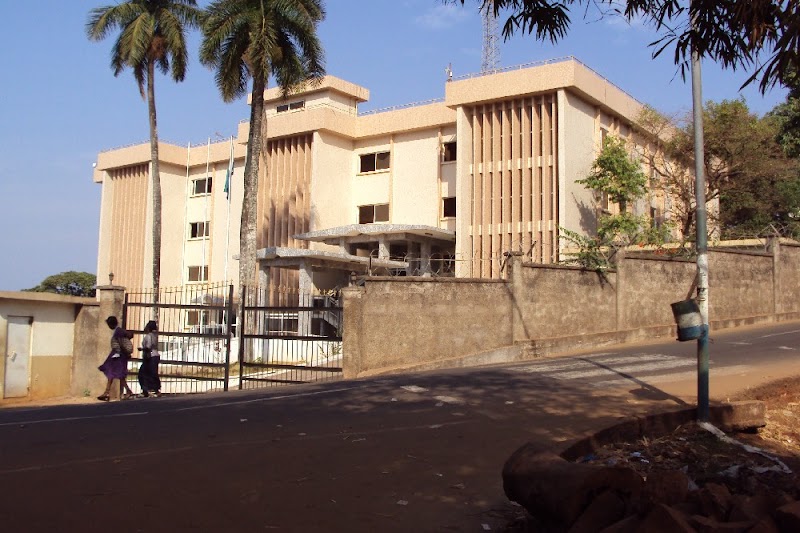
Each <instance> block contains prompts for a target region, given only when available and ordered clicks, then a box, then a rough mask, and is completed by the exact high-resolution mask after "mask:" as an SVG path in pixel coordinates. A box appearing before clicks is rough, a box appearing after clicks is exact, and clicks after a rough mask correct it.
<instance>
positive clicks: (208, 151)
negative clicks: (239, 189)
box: [199, 137, 213, 324]
mask: <svg viewBox="0 0 800 533" xmlns="http://www.w3.org/2000/svg"><path fill="white" fill-rule="evenodd" d="M210 165H211V137H209V138H208V144H207V145H206V181H205V183H206V184H205V190H204V191H203V192H204V193H205V197H206V198H205V205H204V206H203V260H202V261H201V262H200V276H199V278H200V281H203V282H208V276H206V275H205V271H206V240H208V239H210V238H211V228H210V227H209V220H208V197H209V196H210V195H209V192H208V178H209V176H208V172H209V170H210ZM212 183H213V182H212ZM209 270H211V269H210V268H209ZM201 324H202V321H201Z"/></svg>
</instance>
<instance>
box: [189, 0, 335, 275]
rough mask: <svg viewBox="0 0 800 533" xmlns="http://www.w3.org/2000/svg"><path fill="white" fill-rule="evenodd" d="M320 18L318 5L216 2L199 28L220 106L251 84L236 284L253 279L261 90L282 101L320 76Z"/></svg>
mask: <svg viewBox="0 0 800 533" xmlns="http://www.w3.org/2000/svg"><path fill="white" fill-rule="evenodd" d="M324 17H325V11H324V8H323V7H322V0H216V1H214V2H212V3H211V5H209V6H208V8H207V10H206V14H205V20H204V23H203V43H202V45H201V46H200V61H201V62H202V63H203V64H204V65H206V66H208V67H210V68H212V69H214V70H215V71H216V75H215V78H216V83H217V87H218V88H219V91H220V93H221V94H222V98H223V100H225V101H226V102H230V101H232V100H234V99H236V98H239V97H241V96H243V95H244V94H246V92H247V82H248V79H252V80H253V83H252V88H251V92H250V94H251V100H252V102H251V107H250V133H249V136H248V139H247V159H246V161H245V167H244V200H243V203H242V222H241V229H240V232H239V237H240V240H239V242H240V244H239V283H240V284H252V282H253V279H254V276H255V273H256V214H257V213H256V210H257V202H256V199H257V193H258V167H259V159H260V157H261V151H262V138H264V134H263V131H264V130H263V129H262V128H264V129H265V128H266V122H265V120H264V90H265V89H266V88H267V82H268V80H269V77H270V75H272V76H274V78H275V81H276V83H277V84H278V86H279V87H280V88H281V91H282V92H283V93H284V95H286V94H288V93H289V92H290V90H291V89H292V88H293V87H296V86H297V85H299V84H302V83H305V82H312V83H314V82H317V81H319V80H320V79H321V78H322V76H323V75H324V74H325V69H324V66H323V55H324V54H323V51H322V45H321V44H320V41H319V38H318V37H317V25H318V24H319V22H321V21H322V19H323V18H324Z"/></svg>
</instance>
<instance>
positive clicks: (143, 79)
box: [86, 0, 202, 300]
mask: <svg viewBox="0 0 800 533" xmlns="http://www.w3.org/2000/svg"><path fill="white" fill-rule="evenodd" d="M201 15H202V11H201V10H200V9H198V8H197V2H196V0H128V1H127V2H122V3H119V4H116V5H109V6H103V7H98V8H95V9H93V10H92V11H91V12H90V13H89V20H88V21H87V23H86V34H87V35H88V37H89V39H90V40H92V41H100V40H103V39H105V38H106V37H107V36H108V34H109V33H110V32H111V31H113V30H115V29H117V28H118V29H119V30H120V33H119V36H118V37H117V40H116V41H115V42H114V46H113V48H112V49H111V68H112V70H113V71H114V76H119V75H120V73H122V71H123V70H125V69H126V68H130V69H131V70H132V71H133V76H134V78H135V79H136V83H137V84H138V86H139V93H140V94H141V95H142V98H145V97H146V98H147V111H148V116H149V123H150V177H151V189H152V194H153V294H154V298H155V299H156V300H157V298H158V289H159V285H160V278H161V175H160V173H159V167H158V127H157V121H156V96H155V71H156V68H158V70H159V71H161V73H162V74H170V75H171V77H172V79H173V80H175V81H176V82H179V81H183V79H184V77H185V75H186V63H187V57H188V56H187V53H186V30H187V29H190V28H196V27H198V26H199V24H200V20H201ZM145 90H146V92H145Z"/></svg>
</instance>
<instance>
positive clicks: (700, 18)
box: [450, 0, 800, 92]
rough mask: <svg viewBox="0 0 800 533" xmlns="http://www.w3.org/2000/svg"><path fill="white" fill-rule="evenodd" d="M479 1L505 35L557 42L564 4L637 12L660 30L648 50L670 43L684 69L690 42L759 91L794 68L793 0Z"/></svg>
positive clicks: (565, 17)
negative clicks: (742, 72)
mask: <svg viewBox="0 0 800 533" xmlns="http://www.w3.org/2000/svg"><path fill="white" fill-rule="evenodd" d="M450 1H460V2H461V3H462V4H463V3H464V0H450ZM486 4H492V5H493V8H494V12H495V15H501V14H505V15H507V16H508V18H507V20H506V22H505V24H504V25H503V35H504V36H505V37H506V38H509V37H510V36H511V35H513V34H514V33H515V32H518V31H519V32H522V33H535V34H536V38H537V39H539V40H550V41H552V42H556V41H558V40H559V39H561V38H563V37H564V36H566V34H567V32H568V30H569V27H570V24H571V19H570V14H571V9H572V8H575V9H576V10H577V11H579V12H580V13H582V14H583V16H584V17H586V16H587V14H588V10H589V7H590V6H592V7H596V8H597V9H598V10H599V11H600V15H601V16H623V17H625V18H626V19H627V20H629V21H630V20H633V19H635V18H638V17H642V18H643V19H644V20H645V21H647V22H649V23H651V24H652V25H653V26H655V28H656V29H657V31H658V32H659V33H660V37H659V39H658V40H656V41H655V42H653V43H652V44H651V45H652V46H654V52H653V55H654V56H657V55H659V54H661V53H662V52H664V51H665V50H666V49H667V48H669V47H674V61H675V64H676V65H679V66H680V68H681V72H682V73H683V74H684V75H685V74H686V73H687V72H688V69H689V61H690V59H691V52H692V48H695V49H696V50H697V52H698V53H699V54H700V56H701V57H706V58H709V59H711V60H713V61H716V62H717V63H719V64H720V65H722V66H723V67H725V68H731V69H737V68H745V69H753V72H752V77H751V78H750V79H749V80H748V82H747V83H750V82H752V81H754V80H756V79H758V78H760V79H761V83H760V87H761V91H762V92H766V90H767V89H768V88H769V87H771V86H773V85H775V84H776V83H780V82H781V77H782V73H783V72H786V71H787V70H789V69H794V70H796V71H800V50H798V41H800V0H724V1H720V0H692V1H691V2H687V1H686V0H482V5H483V6H485V5H486ZM690 20H694V26H692V25H690V24H689V21H690Z"/></svg>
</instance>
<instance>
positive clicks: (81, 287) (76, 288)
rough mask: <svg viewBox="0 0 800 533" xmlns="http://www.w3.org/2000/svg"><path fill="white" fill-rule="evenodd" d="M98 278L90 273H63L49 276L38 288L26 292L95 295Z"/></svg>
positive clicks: (71, 271)
mask: <svg viewBox="0 0 800 533" xmlns="http://www.w3.org/2000/svg"><path fill="white" fill-rule="evenodd" d="M96 285H97V278H96V277H95V275H94V274H90V273H88V272H75V271H73V270H70V271H69V272H62V273H60V274H54V275H52V276H48V277H46V278H44V280H42V282H41V283H39V284H38V285H37V286H36V287H32V288H30V289H25V291H26V292H52V293H55V294H68V295H70V296H90V297H93V296H94V295H95V286H96Z"/></svg>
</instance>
